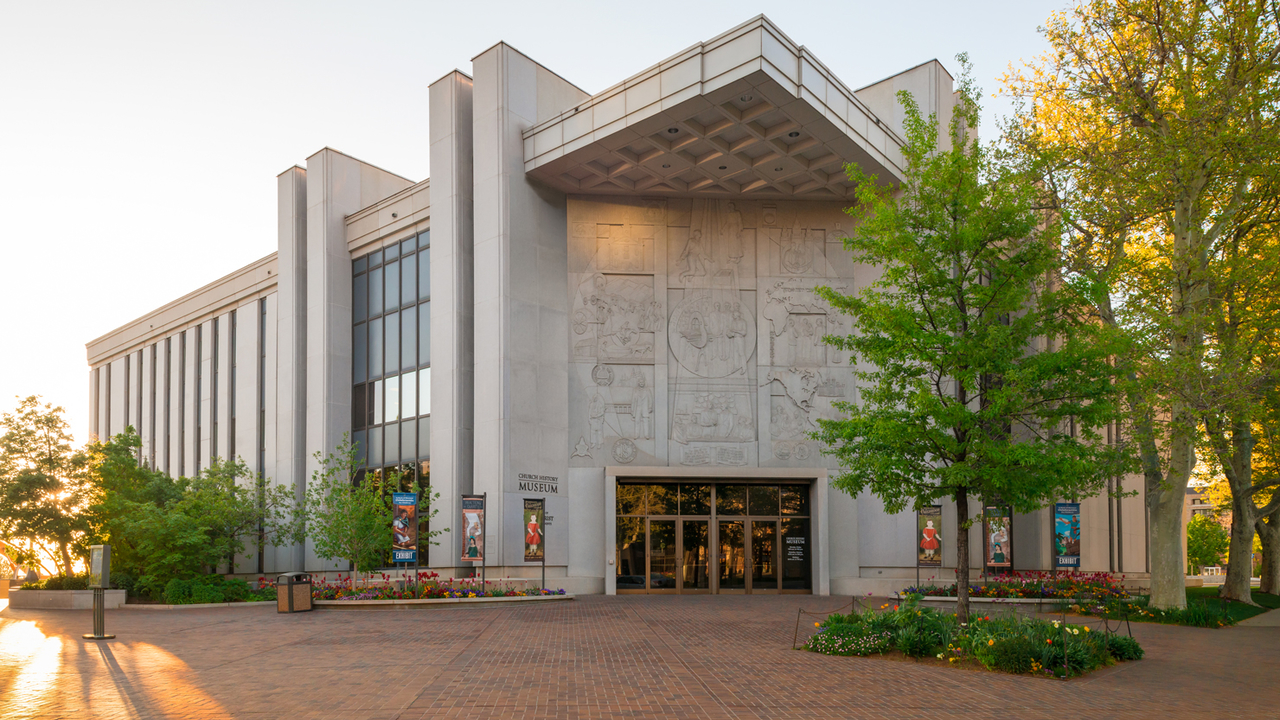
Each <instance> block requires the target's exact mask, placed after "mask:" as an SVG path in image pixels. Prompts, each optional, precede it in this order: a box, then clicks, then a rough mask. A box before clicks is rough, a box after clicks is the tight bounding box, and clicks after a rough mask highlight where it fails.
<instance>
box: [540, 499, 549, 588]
mask: <svg viewBox="0 0 1280 720" xmlns="http://www.w3.org/2000/svg"><path fill="white" fill-rule="evenodd" d="M546 592H547V499H546V498H542V591H541V592H539V593H538V594H539V595H543V594H545V593H546Z"/></svg>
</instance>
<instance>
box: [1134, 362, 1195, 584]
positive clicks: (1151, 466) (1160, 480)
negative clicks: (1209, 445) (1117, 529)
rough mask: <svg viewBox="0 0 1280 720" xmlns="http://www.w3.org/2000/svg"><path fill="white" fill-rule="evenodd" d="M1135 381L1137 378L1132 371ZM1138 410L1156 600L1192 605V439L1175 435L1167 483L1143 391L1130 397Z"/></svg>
mask: <svg viewBox="0 0 1280 720" xmlns="http://www.w3.org/2000/svg"><path fill="white" fill-rule="evenodd" d="M1129 379H1130V381H1134V380H1136V375H1134V374H1133V373H1132V372H1131V373H1130V375H1129ZM1129 404H1130V407H1132V408H1134V409H1135V410H1134V414H1135V418H1134V424H1135V426H1136V433H1135V439H1137V441H1138V448H1139V457H1140V459H1141V461H1142V475H1143V488H1144V490H1145V493H1146V498H1145V505H1146V508H1145V509H1146V513H1147V553H1148V556H1149V557H1150V565H1149V567H1148V569H1149V571H1150V573H1151V604H1152V606H1154V607H1159V608H1182V607H1186V606H1187V581H1186V575H1185V573H1186V558H1185V557H1184V554H1183V552H1182V538H1183V532H1184V529H1183V524H1182V510H1183V503H1184V502H1185V500H1184V495H1185V494H1186V491H1187V481H1188V480H1190V479H1191V459H1192V458H1194V457H1195V449H1194V446H1193V445H1192V442H1191V441H1190V440H1189V439H1179V438H1176V437H1174V438H1170V444H1171V445H1173V446H1174V447H1173V449H1174V450H1176V451H1177V452H1175V453H1173V458H1174V459H1176V460H1180V462H1172V463H1170V468H1169V478H1168V480H1167V481H1166V479H1165V476H1164V471H1163V470H1162V469H1161V458H1160V448H1159V446H1157V444H1156V440H1155V421H1154V418H1153V417H1152V415H1151V411H1150V409H1149V407H1148V409H1147V410H1145V411H1139V410H1137V409H1136V408H1140V407H1144V406H1145V405H1146V401H1145V400H1144V399H1143V398H1142V397H1141V396H1139V395H1136V394H1132V395H1130V397H1129Z"/></svg>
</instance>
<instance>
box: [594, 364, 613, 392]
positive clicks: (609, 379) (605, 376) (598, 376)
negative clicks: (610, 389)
mask: <svg viewBox="0 0 1280 720" xmlns="http://www.w3.org/2000/svg"><path fill="white" fill-rule="evenodd" d="M591 379H592V380H595V381H596V384H597V385H599V386H600V387H604V386H606V385H612V384H613V368H611V367H609V366H608V365H597V366H595V367H593V368H591Z"/></svg>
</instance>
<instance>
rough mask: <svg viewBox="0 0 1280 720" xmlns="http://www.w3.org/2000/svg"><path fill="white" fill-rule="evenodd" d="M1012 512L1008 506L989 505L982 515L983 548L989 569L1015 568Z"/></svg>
mask: <svg viewBox="0 0 1280 720" xmlns="http://www.w3.org/2000/svg"><path fill="white" fill-rule="evenodd" d="M1012 514H1013V513H1012V512H1010V509H1009V508H1008V507H1007V506H991V505H988V506H987V507H986V508H985V509H984V510H983V513H982V530H983V532H982V547H983V551H984V555H985V557H984V559H985V563H984V564H985V565H986V566H987V567H988V568H994V569H997V570H1007V569H1010V568H1012V567H1013V523H1012V522H1011V520H1012Z"/></svg>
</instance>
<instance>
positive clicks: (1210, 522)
mask: <svg viewBox="0 0 1280 720" xmlns="http://www.w3.org/2000/svg"><path fill="white" fill-rule="evenodd" d="M1230 546H1231V535H1230V534H1229V533H1228V532H1227V529H1226V528H1224V527H1222V523H1220V522H1218V521H1217V520H1216V519H1214V518H1212V517H1210V516H1208V515H1196V516H1195V517H1193V518H1191V521H1190V522H1188V523H1187V562H1188V563H1190V564H1191V565H1193V566H1194V567H1197V568H1203V567H1208V566H1210V565H1217V564H1219V563H1221V562H1222V554H1223V553H1225V552H1226V551H1227V548H1228V547H1230Z"/></svg>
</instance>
